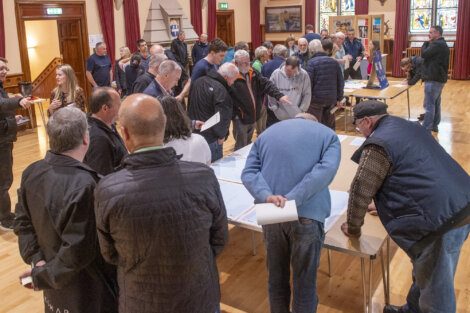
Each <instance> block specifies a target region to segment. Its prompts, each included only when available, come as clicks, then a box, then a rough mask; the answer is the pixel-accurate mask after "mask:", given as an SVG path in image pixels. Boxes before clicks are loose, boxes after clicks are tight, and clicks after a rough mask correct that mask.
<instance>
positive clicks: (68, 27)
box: [57, 19, 88, 94]
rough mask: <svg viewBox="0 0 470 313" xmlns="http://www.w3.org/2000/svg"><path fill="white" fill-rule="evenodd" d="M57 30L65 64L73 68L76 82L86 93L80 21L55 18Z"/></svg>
mask: <svg viewBox="0 0 470 313" xmlns="http://www.w3.org/2000/svg"><path fill="white" fill-rule="evenodd" d="M57 28H58V30H59V43H60V54H61V56H62V60H63V62H64V63H65V64H69V65H71V66H72V68H73V69H74V70H75V75H76V76H77V79H78V84H79V86H80V87H82V88H83V89H84V90H85V94H87V93H86V92H87V89H88V88H87V87H88V83H87V80H86V73H85V70H86V68H85V62H86V56H84V55H83V47H82V42H83V40H82V38H81V36H82V35H81V34H82V32H81V21H80V20H79V19H72V20H57Z"/></svg>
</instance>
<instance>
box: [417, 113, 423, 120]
mask: <svg viewBox="0 0 470 313" xmlns="http://www.w3.org/2000/svg"><path fill="white" fill-rule="evenodd" d="M418 121H424V113H423V114H420V115H419V116H418Z"/></svg>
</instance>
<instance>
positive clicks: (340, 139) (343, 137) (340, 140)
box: [338, 135, 348, 142]
mask: <svg viewBox="0 0 470 313" xmlns="http://www.w3.org/2000/svg"><path fill="white" fill-rule="evenodd" d="M346 138H348V136H347V135H338V139H339V142H343V141H344V140H345V139H346Z"/></svg>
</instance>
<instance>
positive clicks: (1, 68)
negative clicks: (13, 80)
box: [0, 66, 10, 72]
mask: <svg viewBox="0 0 470 313" xmlns="http://www.w3.org/2000/svg"><path fill="white" fill-rule="evenodd" d="M0 71H5V72H9V71H10V69H9V68H8V67H6V66H2V67H0Z"/></svg>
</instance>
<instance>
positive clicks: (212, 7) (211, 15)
mask: <svg viewBox="0 0 470 313" xmlns="http://www.w3.org/2000/svg"><path fill="white" fill-rule="evenodd" d="M216 6H217V3H216V0H207V37H208V39H209V40H212V39H214V38H215V31H216V27H217V16H216Z"/></svg>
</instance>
